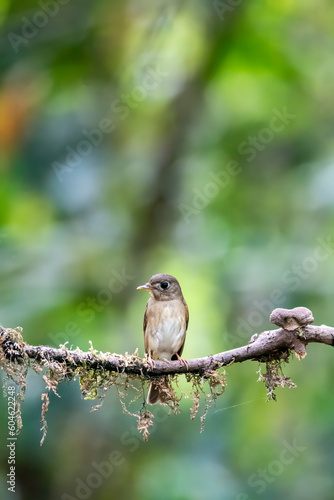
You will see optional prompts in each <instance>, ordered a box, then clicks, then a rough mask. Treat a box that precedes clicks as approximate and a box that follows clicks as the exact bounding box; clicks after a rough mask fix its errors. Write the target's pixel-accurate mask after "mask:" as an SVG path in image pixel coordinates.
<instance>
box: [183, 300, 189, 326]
mask: <svg viewBox="0 0 334 500" xmlns="http://www.w3.org/2000/svg"><path fill="white" fill-rule="evenodd" d="M183 304H184V307H185V309H186V331H187V330H188V323H189V309H188V305H187V302H186V301H185V300H184V299H183Z"/></svg>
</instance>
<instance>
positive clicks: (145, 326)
mask: <svg viewBox="0 0 334 500" xmlns="http://www.w3.org/2000/svg"><path fill="white" fill-rule="evenodd" d="M147 309H148V303H147V304H146V309H145V314H144V321H143V331H144V346H145V352H146V354H148V335H146V328H147Z"/></svg>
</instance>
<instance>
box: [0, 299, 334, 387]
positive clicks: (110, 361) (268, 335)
mask: <svg viewBox="0 0 334 500" xmlns="http://www.w3.org/2000/svg"><path fill="white" fill-rule="evenodd" d="M270 318H271V321H272V322H274V323H276V324H277V325H279V326H281V328H279V329H276V330H269V331H265V332H262V333H260V334H255V335H253V337H252V338H251V340H250V342H249V343H248V344H247V345H245V346H242V347H238V348H236V349H231V350H229V351H225V352H220V353H218V354H214V355H211V356H205V357H203V358H195V359H189V360H187V366H185V365H184V364H183V363H182V362H180V361H170V362H164V361H154V367H153V368H150V367H149V366H148V365H147V363H146V362H145V360H143V359H141V358H139V357H138V356H137V355H126V356H122V355H118V354H110V353H101V352H100V353H98V352H97V351H89V352H82V351H80V350H78V349H76V350H67V349H65V348H59V349H54V348H52V347H47V346H32V345H29V344H26V343H24V342H22V343H20V342H17V341H15V338H13V336H12V334H11V333H12V332H15V331H13V330H9V329H7V330H6V329H3V328H2V329H1V330H0V346H2V350H3V353H4V357H5V358H7V359H9V360H12V361H13V360H15V361H17V362H18V363H19V362H20V361H22V360H23V359H27V358H29V359H32V360H36V361H37V362H38V361H41V362H43V361H46V362H58V363H61V364H65V365H66V366H67V367H68V369H69V370H70V371H73V370H75V369H76V368H78V367H85V368H89V369H93V370H103V371H109V372H115V373H124V374H127V375H139V376H141V377H143V376H144V377H146V378H148V379H151V378H154V377H159V376H161V375H173V374H177V373H191V374H200V375H206V374H210V373H211V372H213V371H214V370H217V369H218V368H221V367H223V366H227V365H230V364H232V363H242V362H244V361H248V360H251V361H259V362H266V361H269V360H270V361H273V360H281V359H286V358H287V357H288V355H289V354H290V352H291V351H294V352H295V354H296V356H297V357H298V359H302V358H304V357H305V356H306V346H307V344H309V343H312V342H316V343H321V344H327V345H331V346H334V328H333V327H329V326H325V325H321V326H310V325H309V324H308V323H310V322H312V321H313V317H312V313H311V311H309V309H306V308H304V307H298V308H295V309H291V310H289V309H275V310H274V311H273V313H272V314H271V317H270Z"/></svg>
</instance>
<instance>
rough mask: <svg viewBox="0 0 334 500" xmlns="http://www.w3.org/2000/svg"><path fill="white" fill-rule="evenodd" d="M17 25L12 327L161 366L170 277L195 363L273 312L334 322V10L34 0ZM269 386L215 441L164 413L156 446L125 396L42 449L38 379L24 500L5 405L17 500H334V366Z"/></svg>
mask: <svg viewBox="0 0 334 500" xmlns="http://www.w3.org/2000/svg"><path fill="white" fill-rule="evenodd" d="M0 22H1V24H2V36H1V40H0V65H1V83H0V172H1V183H0V224H1V227H0V268H1V287H0V322H1V324H3V325H4V326H6V327H15V326H18V325H20V326H22V327H23V328H24V339H25V340H26V341H27V342H29V343H31V344H35V345H38V344H46V345H52V346H58V345H59V344H60V343H64V342H68V343H69V345H73V346H74V347H75V346H79V347H80V348H81V349H82V350H87V349H89V341H90V340H91V341H92V342H93V345H94V347H95V348H96V349H99V350H101V351H111V352H119V353H124V352H134V350H135V349H136V348H137V347H138V348H139V353H140V354H141V355H143V351H144V349H143V339H142V329H141V325H142V316H143V312H144V307H145V303H146V300H147V296H146V294H145V293H143V292H141V293H139V292H136V286H138V285H140V284H142V283H144V282H145V281H146V280H147V279H148V278H149V277H150V276H151V275H152V274H155V273H158V272H166V273H170V274H173V275H175V276H177V278H178V279H179V281H180V283H181V285H182V289H183V292H184V295H185V297H186V300H187V302H188V305H189V309H190V324H189V333H188V337H187V342H186V346H185V350H184V355H185V357H187V358H191V357H197V356H204V355H207V354H211V353H215V352H220V351H222V350H225V349H230V348H233V347H237V346H240V345H243V344H245V343H247V342H248V340H249V338H250V336H251V335H252V334H253V333H255V332H257V331H262V330H265V329H269V328H271V325H270V323H269V320H268V317H269V314H270V312H271V310H272V309H274V308H275V307H287V308H292V307H295V306H298V305H303V306H306V307H309V308H310V309H311V310H312V312H313V314H314V317H315V324H323V323H324V324H329V325H333V324H334V320H333V280H334V266H333V252H334V245H333V241H332V238H333V222H334V211H333V205H334V196H333V190H334V188H333V186H334V162H333V157H334V141H333V130H334V118H333V116H334V102H333V89H334V61H333V53H334V51H333V49H334V36H333V33H334V5H333V3H332V2H331V1H329V0H308V1H302V0H298V1H296V2H289V1H286V0H283V1H281V2H275V1H273V0H267V1H265V0H263V1H260V0H252V1H249V2H246V1H240V2H238V1H232V0H221V1H217V0H216V1H213V2H212V1H210V2H200V1H192V2H190V1H188V2H187V1H182V2H181V1H173V0H170V1H169V2H162V1H157V2H152V1H151V2H149V1H144V2H139V3H138V2H134V1H127V0H126V1H123V2H109V1H105V0H98V1H97V2H88V1H86V0H81V1H78V0H69V1H65V0H62V1H60V0H58V1H57V0H45V1H44V0H42V1H41V2H34V1H24V2H23V1H22V0H17V1H16V2H9V1H2V2H0ZM279 116H281V118H277V117H279ZM282 116H283V118H282ZM275 117H276V118H275ZM101 129H102V132H101ZM97 130H100V131H97ZM83 141H84V142H83ZM215 179H216V180H215ZM217 179H218V180H217ZM120 275H121V276H123V278H121V279H120V278H119V276H120ZM124 276H125V278H124ZM110 286H111V287H112V288H110ZM116 288H117V290H116ZM111 290H112V291H111ZM257 370H258V365H257V364H256V363H252V362H248V363H243V364H241V365H236V366H230V367H228V368H227V381H228V387H227V388H226V392H225V394H224V395H223V396H222V397H220V398H219V400H218V402H217V404H216V407H215V408H213V409H211V410H210V411H209V413H208V416H207V419H206V425H205V430H204V432H202V433H200V420H199V416H198V417H197V418H196V419H195V420H194V421H191V420H190V412H189V408H190V406H191V402H190V400H189V399H186V398H183V400H182V403H181V408H182V413H181V414H179V415H177V416H174V415H171V416H169V417H168V418H167V416H166V411H165V410H164V409H163V408H155V407H154V408H153V410H152V411H153V413H155V415H156V422H157V423H156V425H155V427H154V429H153V432H152V434H151V436H150V439H149V441H148V442H147V443H144V442H142V440H141V438H140V436H139V435H138V432H137V430H136V422H135V419H134V418H133V417H131V416H129V415H126V414H124V413H123V412H122V408H121V406H120V403H119V398H118V395H117V392H116V390H111V391H110V392H109V393H108V395H107V397H106V400H105V402H104V405H103V406H102V408H101V409H100V410H99V411H98V412H94V413H91V412H90V409H91V407H92V406H93V403H92V402H90V401H85V400H83V399H82V398H81V395H80V390H79V387H78V383H77V382H71V383H70V384H66V383H62V384H61V386H60V387H59V394H60V396H61V398H60V399H58V398H57V397H56V396H51V404H50V409H49V412H48V425H49V429H48V435H47V438H46V440H45V442H44V445H43V446H42V447H40V446H39V440H40V437H41V433H40V425H41V424H40V411H41V401H40V396H41V393H42V392H45V387H44V383H43V381H42V378H41V377H40V376H37V375H36V374H34V373H33V374H30V375H29V377H28V390H27V394H26V399H25V403H24V405H23V424H24V427H23V429H22V431H21V434H20V435H19V438H18V441H17V446H16V458H17V464H16V483H17V484H16V493H15V495H14V494H12V493H10V492H8V491H7V485H6V474H7V473H8V464H7V456H8V449H7V448H6V437H7V401H6V399H5V398H3V399H1V401H0V405H1V417H0V426H1V427H0V428H1V447H0V458H1V475H0V496H1V498H2V499H3V500H7V499H9V498H16V499H24V500H30V499H34V500H39V499H41V500H42V499H43V500H44V499H48V500H49V499H50V500H55V499H62V500H65V499H67V500H68V499H69V498H71V499H73V498H77V499H79V498H93V499H96V500H107V499H108V500H111V499H119V498H127V499H136V500H153V499H156V498H160V499H166V500H167V499H168V500H198V499H202V498H207V499H208V500H211V499H224V500H225V499H226V500H230V499H237V500H247V499H248V500H249V499H252V500H253V499H257V498H270V499H273V500H275V499H281V498H285V499H292V498H293V499H303V500H311V499H312V500H313V499H314V498H321V499H322V500H327V499H328V500H330V499H332V498H333V486H334V484H333V466H334V452H333V450H334V433H333V409H334V396H333V390H332V386H333V384H332V380H333V353H332V351H331V349H330V348H328V347H326V346H323V345H314V344H313V345H310V346H309V348H308V356H307V357H306V359H305V360H303V361H301V362H299V361H297V360H296V359H291V362H290V363H289V365H287V366H286V368H285V373H286V375H288V376H290V377H291V378H292V380H293V381H294V382H295V383H296V384H297V386H298V387H297V388H296V389H284V390H283V389H281V390H278V391H277V395H278V401H277V402H276V403H275V402H269V403H267V402H265V388H264V386H263V384H261V383H257V378H258V375H257V373H256V372H257ZM180 390H184V391H186V390H187V385H186V383H185V382H184V381H182V382H181V381H180ZM204 405H205V403H204V402H202V406H201V410H200V411H203V410H204ZM289 446H290V447H291V446H295V448H294V451H293V452H291V451H290V452H288V451H286V450H288V449H289ZM296 446H297V447H296ZM104 462H109V464H112V462H113V469H112V470H111V465H110V466H109V467H108V469H107V472H106V473H105V476H106V477H103V475H101V474H102V473H100V474H97V475H96V474H95V476H94V475H92V474H93V473H96V464H98V466H100V467H102V469H100V470H106V469H103V466H102V465H101V464H102V463H104ZM83 484H85V485H86V486H83ZM87 484H88V486H87ZM89 484H90V486H89ZM78 485H81V487H79V486H78ZM78 488H79V489H78Z"/></svg>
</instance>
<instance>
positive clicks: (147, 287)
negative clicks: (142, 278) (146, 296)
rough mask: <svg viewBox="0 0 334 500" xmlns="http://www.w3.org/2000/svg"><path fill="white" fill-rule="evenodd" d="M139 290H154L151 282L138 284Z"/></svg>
mask: <svg viewBox="0 0 334 500" xmlns="http://www.w3.org/2000/svg"><path fill="white" fill-rule="evenodd" d="M137 290H152V287H151V285H150V284H149V283H146V285H141V286H137Z"/></svg>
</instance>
